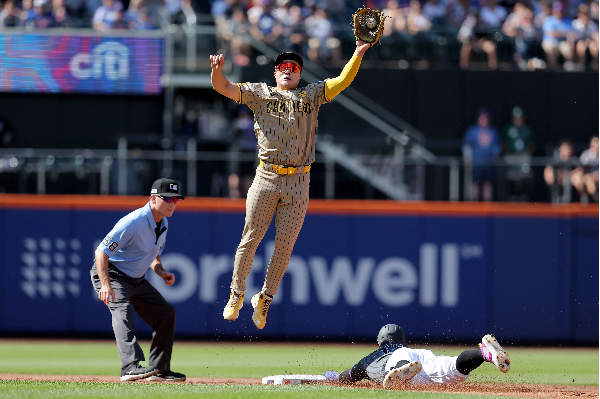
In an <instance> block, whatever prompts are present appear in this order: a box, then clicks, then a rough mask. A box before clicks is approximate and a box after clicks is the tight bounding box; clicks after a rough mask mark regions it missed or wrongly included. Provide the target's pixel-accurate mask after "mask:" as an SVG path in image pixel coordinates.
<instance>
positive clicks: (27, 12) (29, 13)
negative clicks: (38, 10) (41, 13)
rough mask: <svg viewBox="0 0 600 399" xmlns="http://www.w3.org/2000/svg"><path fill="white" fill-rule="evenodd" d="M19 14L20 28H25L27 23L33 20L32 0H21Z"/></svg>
mask: <svg viewBox="0 0 600 399" xmlns="http://www.w3.org/2000/svg"><path fill="white" fill-rule="evenodd" d="M21 7H22V10H21V13H20V14H19V17H20V18H21V26H27V21H29V20H30V19H33V14H34V12H33V0H23V1H22V2H21Z"/></svg>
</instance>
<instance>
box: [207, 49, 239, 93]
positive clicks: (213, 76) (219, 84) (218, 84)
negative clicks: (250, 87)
mask: <svg viewBox="0 0 600 399" xmlns="http://www.w3.org/2000/svg"><path fill="white" fill-rule="evenodd" d="M224 65H225V57H224V56H223V54H219V55H211V56H210V67H211V69H212V71H211V73H210V83H211V84H212V87H213V89H215V90H216V91H217V92H218V93H220V94H222V95H224V96H225V97H227V98H230V99H232V100H233V101H236V102H240V88H239V87H238V85H237V84H235V83H231V82H230V81H229V80H228V79H227V78H226V77H225V75H223V66H224Z"/></svg>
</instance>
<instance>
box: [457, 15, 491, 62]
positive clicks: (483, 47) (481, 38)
mask: <svg viewBox="0 0 600 399" xmlns="http://www.w3.org/2000/svg"><path fill="white" fill-rule="evenodd" d="M482 28H483V27H482V22H481V19H480V17H479V10H477V9H476V8H471V9H470V10H469V14H468V15H467V17H466V18H465V20H464V21H463V23H462V25H461V27H460V30H459V31H458V39H459V40H460V41H461V42H462V47H461V49H460V60H459V66H460V68H461V69H468V68H469V58H471V51H475V52H481V51H483V52H484V53H486V55H487V58H488V66H489V68H490V69H497V68H498V58H497V55H496V43H494V41H493V39H492V38H491V37H490V35H489V33H488V32H486V31H483V30H482Z"/></svg>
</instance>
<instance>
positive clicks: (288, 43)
mask: <svg viewBox="0 0 600 399" xmlns="http://www.w3.org/2000/svg"><path fill="white" fill-rule="evenodd" d="M282 36H283V43H284V46H285V47H286V48H289V49H291V50H292V51H293V52H295V53H299V54H306V53H307V45H306V42H307V41H308V40H307V38H306V27H305V26H304V19H303V17H302V8H301V7H299V6H297V5H293V6H291V7H290V9H289V12H288V18H287V20H286V21H285V22H284V25H283V32H282Z"/></svg>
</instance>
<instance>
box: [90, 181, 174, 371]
mask: <svg viewBox="0 0 600 399" xmlns="http://www.w3.org/2000/svg"><path fill="white" fill-rule="evenodd" d="M182 199H184V197H183V196H182V195H180V194H179V186H178V184H177V183H176V182H175V181H174V180H171V179H158V180H157V181H155V182H154V184H153V185H152V189H151V191H150V199H149V201H148V203H147V204H146V205H145V206H144V207H142V208H139V209H137V210H135V211H133V212H131V213H130V214H128V215H127V216H125V217H123V218H122V219H121V220H119V222H117V224H116V225H115V226H114V227H113V229H112V230H111V231H110V232H109V233H108V235H107V236H106V238H104V240H103V241H102V242H101V243H100V245H98V248H97V249H96V252H95V262H94V266H93V267H92V270H91V271H90V274H91V277H92V284H93V285H94V289H95V290H96V292H97V293H98V298H99V299H100V300H101V301H102V302H104V304H105V305H107V306H108V309H109V310H110V313H111V315H112V326H113V331H114V333H115V338H116V340H117V348H118V350H119V357H120V358H121V381H132V380H137V379H140V378H147V379H148V380H150V381H185V378H186V377H185V375H183V374H181V373H175V372H173V371H171V352H172V350H173V339H174V336H175V308H173V306H172V305H171V304H169V303H168V302H167V301H166V300H165V299H164V298H163V296H162V295H161V294H160V293H159V292H158V291H157V290H156V288H154V287H153V286H152V285H151V284H150V283H149V282H148V280H146V278H145V274H146V271H147V270H148V268H152V270H153V271H154V272H155V273H156V274H157V275H159V276H160V277H162V279H163V280H164V281H165V284H167V285H173V283H175V275H173V273H170V272H168V271H166V270H165V269H164V268H163V266H162V263H161V261H160V254H161V253H162V251H163V249H164V246H165V242H166V240H167V231H168V227H169V224H168V222H167V217H170V216H171V215H173V212H175V208H176V207H177V203H178V202H179V201H180V200H182ZM134 311H135V312H136V313H137V314H138V315H139V316H140V317H141V318H142V320H144V321H145V322H146V323H147V324H148V325H149V326H150V327H152V342H151V343H150V359H149V361H148V364H149V366H148V367H142V366H141V365H140V361H142V360H145V359H144V353H143V352H142V349H141V348H140V345H139V344H138V341H137V338H136V336H135V330H134V325H133V321H134V319H133V316H134Z"/></svg>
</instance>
